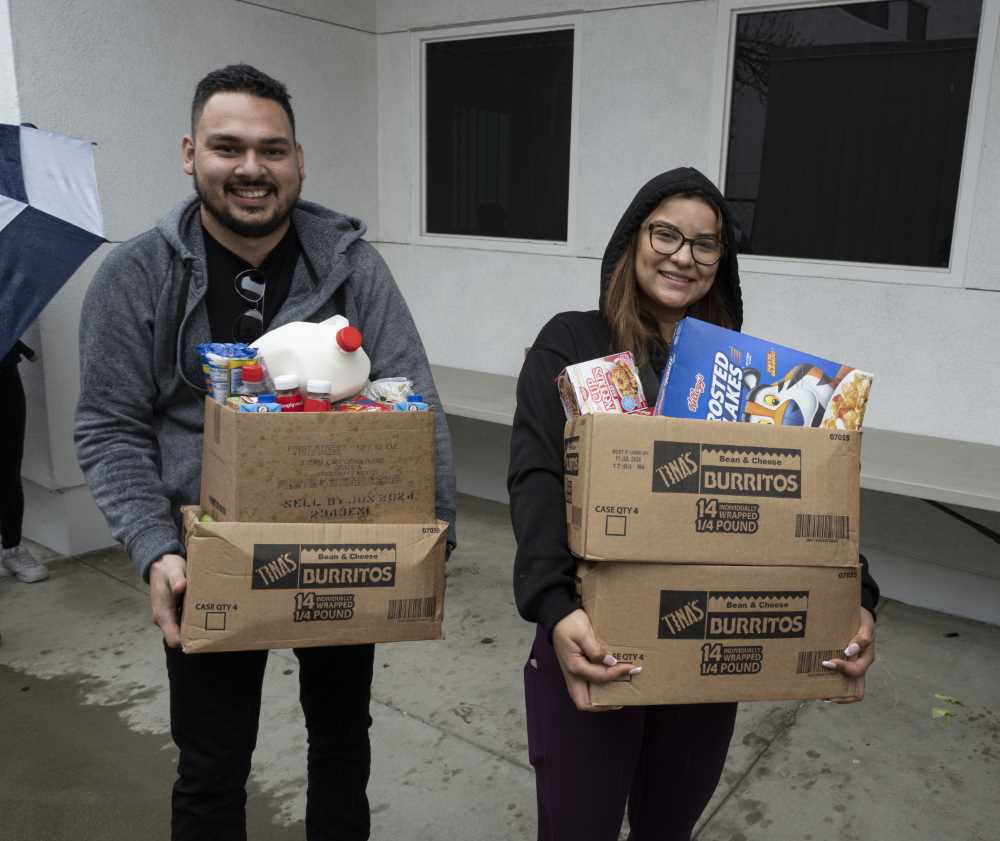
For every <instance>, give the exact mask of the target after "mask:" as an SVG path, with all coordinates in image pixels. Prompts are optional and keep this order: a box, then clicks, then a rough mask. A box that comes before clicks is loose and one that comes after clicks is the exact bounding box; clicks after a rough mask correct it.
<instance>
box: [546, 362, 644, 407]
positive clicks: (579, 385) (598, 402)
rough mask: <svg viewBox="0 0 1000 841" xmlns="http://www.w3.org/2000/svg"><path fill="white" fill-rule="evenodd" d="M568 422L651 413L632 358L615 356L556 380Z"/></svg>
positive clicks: (567, 372)
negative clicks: (596, 416)
mask: <svg viewBox="0 0 1000 841" xmlns="http://www.w3.org/2000/svg"><path fill="white" fill-rule="evenodd" d="M556 386H557V388H558V389H559V399H560V400H561V401H562V405H563V411H565V412H566V417H567V418H575V417H578V416H580V415H591V414H595V413H599V412H610V413H613V414H627V413H629V412H635V411H640V410H644V409H648V408H649V405H648V404H647V403H646V398H645V396H644V395H643V393H642V384H641V383H640V382H639V371H638V369H637V368H636V367H635V360H634V359H633V358H632V354H631V353H628V352H625V353H615V354H612V355H611V356H604V357H601V358H600V359H591V360H590V361H589V362H580V363H578V364H576V365H570V366H568V367H567V368H564V369H563V370H562V372H561V373H560V374H559V376H558V377H557V378H556Z"/></svg>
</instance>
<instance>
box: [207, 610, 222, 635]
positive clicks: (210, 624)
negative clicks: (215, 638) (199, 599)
mask: <svg viewBox="0 0 1000 841" xmlns="http://www.w3.org/2000/svg"><path fill="white" fill-rule="evenodd" d="M205 630H206V631H224V630H226V614H225V613H223V612H222V611H218V610H209V611H206V613H205Z"/></svg>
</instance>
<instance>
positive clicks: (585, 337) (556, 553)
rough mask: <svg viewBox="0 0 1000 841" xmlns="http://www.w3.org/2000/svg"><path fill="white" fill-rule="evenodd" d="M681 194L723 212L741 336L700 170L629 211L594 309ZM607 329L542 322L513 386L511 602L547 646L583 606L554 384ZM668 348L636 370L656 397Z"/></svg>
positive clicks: (733, 238) (868, 602)
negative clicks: (615, 273)
mask: <svg viewBox="0 0 1000 841" xmlns="http://www.w3.org/2000/svg"><path fill="white" fill-rule="evenodd" d="M678 193H690V194H695V195H704V196H706V197H709V198H711V199H712V203H713V204H715V205H716V206H717V207H719V208H720V209H721V210H722V213H723V229H724V237H725V241H726V243H727V244H728V247H727V249H726V253H725V256H723V258H722V260H721V261H720V263H719V269H718V271H717V273H716V277H715V283H716V284H721V289H722V290H723V293H724V295H723V298H724V301H725V304H726V306H727V307H728V308H729V310H730V314H731V315H732V317H733V319H734V321H735V323H736V326H737V329H738V328H739V326H740V325H741V324H742V322H743V298H742V295H741V293H740V278H739V270H738V267H737V260H736V249H735V247H734V246H735V243H736V242H737V234H736V229H735V226H734V224H733V220H732V217H731V215H730V212H729V209H728V207H727V206H726V202H725V199H724V198H723V197H722V194H721V193H719V191H718V189H716V187H715V185H714V184H712V182H711V181H709V180H708V179H707V178H706V177H705V176H704V175H702V174H701V173H700V172H698V170H696V169H691V168H688V167H685V168H680V169H674V170H670V171H669V172H665V173H663V174H661V175H658V176H656V177H655V178H653V179H652V180H650V181H649V182H648V183H647V184H646V185H645V186H644V187H642V189H640V190H639V192H638V193H637V194H636V196H635V198H634V199H632V202H631V203H630V204H629V206H628V208H627V209H626V210H625V213H624V214H622V218H621V220H620V221H619V222H618V225H617V227H616V228H615V231H614V233H613V234H612V235H611V239H610V241H609V242H608V247H607V249H606V250H605V252H604V259H603V260H602V261H601V292H600V302H601V304H603V302H604V295H605V288H606V286H607V282H608V278H609V277H610V274H611V270H612V269H613V268H614V265H615V263H616V262H617V261H618V258H619V257H620V256H621V255H622V253H623V252H624V250H625V249H626V248H627V247H628V246H629V244H630V243H631V241H632V234H633V233H634V232H635V230H636V229H637V228H638V227H639V226H640V225H641V224H642V222H643V220H645V219H646V217H647V216H648V215H649V214H650V213H651V212H652V211H653V210H654V209H655V208H656V207H657V206H658V205H659V204H660V203H661V202H662V201H663V200H664V199H665V198H666V197H668V196H671V195H676V194H678ZM613 342H614V339H613V336H612V331H611V325H610V324H608V322H607V320H606V319H605V318H604V316H603V315H601V312H600V311H599V310H591V311H589V312H564V313H560V314H559V315H557V316H555V317H554V318H553V319H552V320H551V321H549V322H548V324H546V325H545V326H544V327H543V328H542V331H541V332H540V333H539V334H538V338H537V339H535V343H534V344H533V345H532V346H531V349H530V350H529V351H528V354H527V356H526V358H525V360H524V366H523V367H522V368H521V375H520V377H518V381H517V410H516V411H515V413H514V427H513V430H512V433H511V445H510V469H509V471H508V474H507V489H508V491H509V492H510V516H511V522H512V523H513V526H514V535H515V537H516V539H517V556H516V559H515V562H514V597H515V601H516V602H517V609H518V611H519V612H520V614H521V616H523V617H524V618H525V619H527V620H529V621H531V622H537V623H539V624H540V625H542V626H543V627H544V628H545V630H546V632H547V633H548V634H549V636H551V634H552V629H553V627H555V625H556V624H557V623H558V622H559V621H560V620H561V619H562V618H563V617H565V616H567V615H568V614H569V613H571V612H572V611H574V610H575V609H576V608H578V607H579V606H580V603H579V599H578V598H577V596H576V588H575V572H576V558H574V557H573V555H571V554H570V551H569V547H568V544H567V536H566V508H565V501H564V498H563V427H564V426H565V423H566V418H565V415H564V413H563V408H562V404H561V403H560V402H559V394H558V391H557V390H556V385H555V380H556V377H557V376H558V374H559V372H560V371H562V369H563V368H565V367H566V366H567V365H575V364H576V363H578V362H586V361H587V360H590V359H596V358H598V357H600V356H607V355H608V354H610V353H616V352H618V351H619V350H620V348H616V347H614V346H613ZM665 353H666V348H663V347H653V348H650V363H649V364H648V365H645V366H643V368H642V369H640V374H641V375H642V385H643V391H644V392H645V394H646V396H647V398H649V399H652V398H653V397H655V395H656V392H657V390H658V388H659V381H660V374H661V373H662V370H663V363H664V362H665V361H666V358H665ZM862 563H863V564H864V566H863V570H862V599H861V603H862V605H863V606H864V607H866V608H868V609H869V610H871V611H872V612H873V613H874V607H875V604H876V602H877V600H878V587H877V586H876V585H875V582H874V581H873V580H872V579H871V577H870V576H869V575H868V571H867V563H865V562H864V559H863V558H862Z"/></svg>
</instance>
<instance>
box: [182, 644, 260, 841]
mask: <svg viewBox="0 0 1000 841" xmlns="http://www.w3.org/2000/svg"><path fill="white" fill-rule="evenodd" d="M165 648H166V646H165ZM166 654H167V674H168V675H169V678H170V733H171V735H172V736H173V738H174V743H175V744H176V745H177V747H178V749H179V751H180V756H179V758H178V761H177V780H176V782H175V783H174V790H173V799H172V812H173V814H172V820H171V835H170V837H171V841H246V837H247V831H246V800H247V792H246V782H247V777H248V776H249V775H250V758H251V756H252V755H253V751H254V748H255V747H256V745H257V726H258V722H259V719H260V696H261V687H262V685H263V682H264V667H265V665H266V664H267V652H266V651H232V652H230V651H226V652H219V653H209V654H184V653H183V652H182V651H181V650H180V649H179V648H166Z"/></svg>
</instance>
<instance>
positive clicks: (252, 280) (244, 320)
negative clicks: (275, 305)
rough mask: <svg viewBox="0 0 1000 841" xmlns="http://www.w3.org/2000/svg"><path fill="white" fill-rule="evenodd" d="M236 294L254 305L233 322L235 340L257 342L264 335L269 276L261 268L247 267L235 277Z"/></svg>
mask: <svg viewBox="0 0 1000 841" xmlns="http://www.w3.org/2000/svg"><path fill="white" fill-rule="evenodd" d="M233 286H234V287H235V288H236V294H237V295H239V296H240V297H241V298H242V299H243V300H244V301H247V302H248V303H250V304H253V306H252V307H250V308H249V309H247V310H245V311H244V312H242V313H240V315H238V316H237V317H236V321H235V322H234V323H233V341H234V342H247V343H248V344H249V343H250V342H255V341H257V339H259V338H260V337H261V336H263V335H264V293H265V292H266V291H267V278H266V277H264V273H263V272H262V271H261V270H260V269H246V270H245V271H242V272H240V273H239V274H238V275H236V277H235V278H233Z"/></svg>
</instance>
